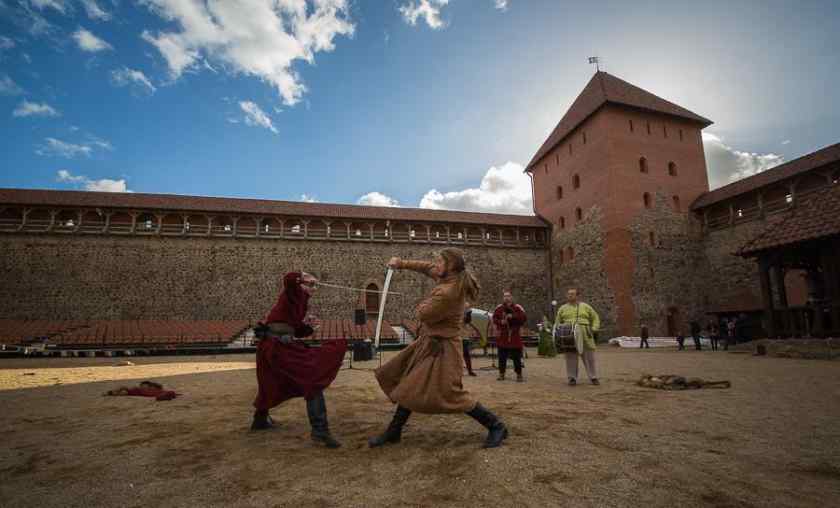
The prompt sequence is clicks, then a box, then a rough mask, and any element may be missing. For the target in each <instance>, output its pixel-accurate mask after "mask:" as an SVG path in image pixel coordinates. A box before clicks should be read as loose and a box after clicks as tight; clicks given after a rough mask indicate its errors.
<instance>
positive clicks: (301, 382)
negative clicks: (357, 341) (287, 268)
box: [254, 272, 347, 410]
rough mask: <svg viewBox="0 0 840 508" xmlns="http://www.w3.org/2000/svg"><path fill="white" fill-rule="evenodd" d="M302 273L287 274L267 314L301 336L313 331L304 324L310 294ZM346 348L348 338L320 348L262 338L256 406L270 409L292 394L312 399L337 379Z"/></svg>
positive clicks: (258, 364) (267, 318)
mask: <svg viewBox="0 0 840 508" xmlns="http://www.w3.org/2000/svg"><path fill="white" fill-rule="evenodd" d="M301 276H302V275H301V274H300V273H299V272H292V273H288V274H286V276H285V277H284V278H283V291H281V293H280V297H279V298H278V299H277V303H276V304H275V305H274V307H273V308H272V309H271V312H269V313H268V316H267V317H266V322H268V323H271V322H280V323H286V324H288V325H290V326H292V327H293V328H294V329H295V336H299V331H304V330H307V329H308V330H311V328H308V325H307V324H306V323H305V318H306V311H307V308H308V304H309V293H307V292H306V291H304V290H303V288H301V287H300V281H301ZM310 333H311V332H310ZM346 351H347V341H345V340H328V341H323V342H322V343H321V347H307V346H306V345H304V344H303V343H300V342H292V343H291V344H282V343H281V342H279V341H277V340H275V339H263V340H261V341H260V343H259V345H258V346H257V385H258V388H257V398H256V400H254V407H255V408H256V409H258V410H268V409H271V408H273V407H275V406H277V405H278V404H280V403H281V402H284V401H286V400H288V399H291V398H293V397H303V398H305V399H307V400H309V399H311V398H313V397H314V396H315V395H317V393H318V392H320V391H321V390H323V389H325V388H326V387H328V386H329V385H330V384H331V383H332V382H333V380H335V378H336V376H337V375H338V370H339V369H340V368H341V364H342V362H343V360H344V354H345V353H346Z"/></svg>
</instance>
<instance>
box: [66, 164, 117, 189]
mask: <svg viewBox="0 0 840 508" xmlns="http://www.w3.org/2000/svg"><path fill="white" fill-rule="evenodd" d="M56 181H58V182H62V183H72V184H77V185H79V184H80V185H82V186H83V187H84V189H85V190H86V191H93V192H131V191H130V190H128V186H127V184H126V181H125V179H119V180H111V179H110V178H102V179H100V180H92V179H90V178H88V177H86V176H84V175H73V174H72V173H70V172H69V171H67V170H66V169H60V170H59V171H58V173H57V176H56Z"/></svg>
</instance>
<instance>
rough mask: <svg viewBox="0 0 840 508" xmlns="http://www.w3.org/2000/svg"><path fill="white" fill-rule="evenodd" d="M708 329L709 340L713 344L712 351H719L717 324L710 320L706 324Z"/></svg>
mask: <svg viewBox="0 0 840 508" xmlns="http://www.w3.org/2000/svg"><path fill="white" fill-rule="evenodd" d="M706 331H707V332H708V333H709V341H710V342H711V344H712V351H717V350H718V340H719V337H718V327H717V325H716V324H715V323H713V322H711V321H710V322H709V324H708V325H707V326H706Z"/></svg>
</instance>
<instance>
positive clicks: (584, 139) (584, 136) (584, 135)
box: [583, 132, 586, 145]
mask: <svg viewBox="0 0 840 508" xmlns="http://www.w3.org/2000/svg"><path fill="white" fill-rule="evenodd" d="M583 144H584V145H585V144H586V133H585V132H584V133H583Z"/></svg>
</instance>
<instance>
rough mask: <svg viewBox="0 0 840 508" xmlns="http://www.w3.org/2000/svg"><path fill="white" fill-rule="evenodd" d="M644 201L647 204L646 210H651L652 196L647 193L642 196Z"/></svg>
mask: <svg viewBox="0 0 840 508" xmlns="http://www.w3.org/2000/svg"><path fill="white" fill-rule="evenodd" d="M642 200H643V201H644V202H645V208H650V204H651V203H650V194H648V193H647V192H645V193H644V194H642Z"/></svg>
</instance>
